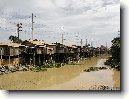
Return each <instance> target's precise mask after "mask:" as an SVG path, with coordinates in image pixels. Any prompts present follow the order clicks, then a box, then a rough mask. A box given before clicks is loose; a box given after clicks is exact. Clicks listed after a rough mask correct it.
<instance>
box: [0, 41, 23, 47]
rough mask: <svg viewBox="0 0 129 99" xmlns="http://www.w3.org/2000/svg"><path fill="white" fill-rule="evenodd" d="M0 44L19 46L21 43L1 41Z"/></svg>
mask: <svg viewBox="0 0 129 99" xmlns="http://www.w3.org/2000/svg"><path fill="white" fill-rule="evenodd" d="M0 45H7V46H12V47H19V46H20V45H21V44H18V43H12V42H9V43H7V42H1V43H0Z"/></svg>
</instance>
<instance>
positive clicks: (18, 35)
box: [17, 24, 19, 39]
mask: <svg viewBox="0 0 129 99" xmlns="http://www.w3.org/2000/svg"><path fill="white" fill-rule="evenodd" d="M17 33H18V39H19V24H17Z"/></svg>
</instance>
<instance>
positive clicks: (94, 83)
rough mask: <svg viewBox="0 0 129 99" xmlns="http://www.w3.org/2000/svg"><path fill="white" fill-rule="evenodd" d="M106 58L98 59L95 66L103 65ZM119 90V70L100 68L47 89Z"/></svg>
mask: <svg viewBox="0 0 129 99" xmlns="http://www.w3.org/2000/svg"><path fill="white" fill-rule="evenodd" d="M105 61H106V59H99V60H98V61H97V64H96V67H105V66H106V65H104V62H105ZM102 86H107V87H108V89H107V90H111V89H112V90H120V72H119V71H114V70H109V69H108V70H100V71H92V72H83V73H80V74H79V75H78V76H77V77H75V78H73V79H71V80H70V81H67V82H65V83H62V84H59V85H53V86H51V87H49V88H46V89H47V90H53V89H54V90H101V88H102Z"/></svg>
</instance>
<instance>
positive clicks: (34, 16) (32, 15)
mask: <svg viewBox="0 0 129 99" xmlns="http://www.w3.org/2000/svg"><path fill="white" fill-rule="evenodd" d="M34 17H36V16H34V14H33V13H32V28H31V29H32V41H33V39H34Z"/></svg>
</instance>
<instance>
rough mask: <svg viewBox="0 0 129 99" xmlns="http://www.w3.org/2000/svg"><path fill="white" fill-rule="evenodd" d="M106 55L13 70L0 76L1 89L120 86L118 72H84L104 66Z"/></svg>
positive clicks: (75, 88)
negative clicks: (44, 68) (43, 69)
mask: <svg viewBox="0 0 129 99" xmlns="http://www.w3.org/2000/svg"><path fill="white" fill-rule="evenodd" d="M107 57H108V56H106V55H105V56H100V57H94V58H91V59H87V60H83V61H80V62H79V63H77V64H76V65H65V66H63V67H61V68H50V69H48V70H47V71H46V72H33V71H25V72H15V73H11V74H7V75H1V76H0V89H2V90H4V89H5V90H89V89H92V87H94V86H96V85H105V86H109V87H120V72H118V71H113V70H101V71H93V72H84V69H88V68H89V67H96V66H97V67H99V66H104V64H103V63H104V61H105V59H106V58H107Z"/></svg>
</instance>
